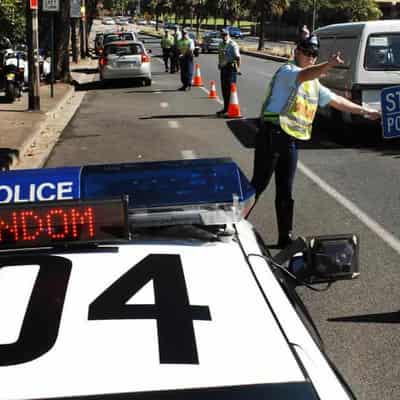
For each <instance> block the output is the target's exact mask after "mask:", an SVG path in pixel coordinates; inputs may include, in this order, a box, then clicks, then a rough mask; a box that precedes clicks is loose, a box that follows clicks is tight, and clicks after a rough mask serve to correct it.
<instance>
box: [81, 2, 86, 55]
mask: <svg viewBox="0 0 400 400" xmlns="http://www.w3.org/2000/svg"><path fill="white" fill-rule="evenodd" d="M86 45H87V36H86V2H85V0H82V6H81V58H82V59H85V58H86V55H87V46H86Z"/></svg>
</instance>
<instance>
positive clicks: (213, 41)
mask: <svg viewBox="0 0 400 400" xmlns="http://www.w3.org/2000/svg"><path fill="white" fill-rule="evenodd" d="M221 42H222V37H221V34H220V32H207V33H206V34H205V35H204V36H203V41H202V43H201V50H202V52H203V53H211V52H212V51H216V52H217V51H218V49H219V45H220V44H221Z"/></svg>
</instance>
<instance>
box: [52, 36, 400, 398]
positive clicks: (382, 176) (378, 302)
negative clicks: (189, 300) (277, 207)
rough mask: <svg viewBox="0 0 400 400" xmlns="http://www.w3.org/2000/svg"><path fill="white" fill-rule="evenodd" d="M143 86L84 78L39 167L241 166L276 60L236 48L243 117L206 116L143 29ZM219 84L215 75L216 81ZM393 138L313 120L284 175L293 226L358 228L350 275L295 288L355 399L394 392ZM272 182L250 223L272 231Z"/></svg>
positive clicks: (398, 177) (206, 104)
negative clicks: (326, 284) (320, 287)
mask: <svg viewBox="0 0 400 400" xmlns="http://www.w3.org/2000/svg"><path fill="white" fill-rule="evenodd" d="M146 46H148V47H150V48H153V61H152V66H153V72H154V76H153V85H152V86H151V87H141V86H135V85H129V86H128V85H126V84H120V85H113V86H110V87H106V88H103V87H102V86H101V85H99V84H98V83H97V82H94V83H90V84H86V85H83V86H82V87H81V88H80V89H81V90H87V91H88V92H87V95H86V96H85V99H84V101H83V103H82V105H81V107H80V109H79V111H78V112H77V114H76V115H75V117H74V118H73V119H72V121H71V122H70V124H69V125H68V127H67V128H66V129H65V131H64V132H63V134H62V136H61V140H60V142H59V143H58V144H57V146H56V147H55V149H54V150H53V152H52V154H51V156H50V158H49V160H48V162H47V166H48V167H50V166H61V165H79V164H90V163H107V162H123V161H148V160H167V159H181V158H190V157H221V156H229V157H232V158H233V159H234V160H236V161H237V162H238V164H239V165H240V166H241V168H242V169H243V171H244V172H245V173H246V174H247V176H249V177H250V176H251V171H252V159H253V145H254V136H255V130H254V124H253V119H254V118H255V117H256V116H257V114H258V111H259V107H260V104H261V102H262V98H263V94H264V90H265V86H266V83H267V81H268V78H270V77H271V76H272V74H273V72H274V71H275V70H276V69H277V68H278V67H279V64H278V63H276V62H272V61H266V60H261V59H255V58H251V57H247V56H244V57H243V61H242V72H243V75H242V76H241V77H240V78H239V82H238V90H239V101H240V105H241V111H242V114H243V115H244V116H245V117H246V118H245V119H243V120H224V119H217V118H215V115H214V113H215V111H216V110H218V109H220V107H221V106H220V104H218V102H217V101H215V100H209V99H207V94H206V93H205V91H204V90H202V89H200V88H193V89H192V90H191V91H190V92H185V93H183V92H177V91H176V89H177V88H178V87H179V86H180V82H179V79H178V75H172V74H166V73H164V72H163V67H162V63H161V59H160V58H158V57H157V54H159V52H160V50H159V47H158V45H156V41H155V40H154V39H152V40H151V39H150V40H149V39H148V40H147V41H146ZM216 58H217V56H216V55H212V54H211V55H201V56H200V58H199V59H197V61H198V62H199V63H200V65H201V74H202V78H203V81H204V83H205V85H206V86H208V84H209V81H210V80H211V79H216V80H217V82H218V73H217V69H216ZM217 89H218V93H220V87H219V83H217ZM399 156H400V144H399V141H397V140H396V141H386V142H385V141H383V140H382V139H380V133H379V132H378V131H377V130H364V129H362V130H358V131H357V130H354V131H353V132H352V133H351V135H349V133H346V132H344V130H343V129H340V128H338V127H337V126H336V125H335V124H332V123H330V124H322V123H321V124H317V126H316V129H315V131H314V137H313V141H312V142H311V143H305V144H303V145H302V146H301V153H300V161H301V164H300V166H299V171H298V174H297V177H296V184H295V199H296V213H295V214H296V216H295V230H296V233H297V234H299V235H303V236H311V235H322V234H337V233H348V232H354V233H357V234H358V235H359V237H360V243H361V251H360V265H361V277H360V278H359V279H358V280H355V281H349V282H341V283H337V284H335V285H333V286H332V287H331V288H330V289H329V290H328V291H327V292H323V293H315V292H312V291H309V290H308V289H303V288H301V289H299V291H300V293H301V296H302V298H303V299H304V301H305V303H306V304H307V306H308V307H309V311H310V313H311V315H312V316H313V318H314V320H315V322H316V324H317V326H318V328H319V330H320V333H321V335H322V338H323V340H324V342H325V347H326V351H327V353H328V354H329V356H330V357H331V359H332V360H333V361H334V363H335V364H336V365H337V367H338V368H339V370H340V371H341V372H342V374H343V375H344V377H345V379H346V380H347V381H348V383H349V384H350V386H351V387H352V389H353V390H354V392H355V393H356V395H357V398H358V399H363V400H376V399H378V398H379V399H380V400H384V399H390V400H394V399H398V398H399V397H400V363H399V360H400V339H399V337H400V336H399V333H400V332H399V330H400V312H399V309H400V298H399V295H398V293H399V289H398V288H399V287H400V269H399V268H400V266H399V261H400V257H399V255H400V245H399V243H400V242H399V238H400V224H399V218H400V216H399V215H400V213H399V210H398V209H399V199H400V173H399V172H400V167H399ZM273 186H274V185H273V184H272V185H271V186H270V188H269V189H268V190H267V192H266V193H265V194H264V195H263V196H262V199H261V201H260V202H259V203H258V204H257V207H256V208H255V210H254V212H253V214H252V215H251V221H252V222H253V223H254V225H255V226H256V228H257V229H258V230H259V231H260V233H261V234H262V236H263V237H264V238H265V240H266V242H267V243H270V244H273V243H274V242H275V240H276V227H275V225H276V223H275V214H274V209H273V199H274V188H273Z"/></svg>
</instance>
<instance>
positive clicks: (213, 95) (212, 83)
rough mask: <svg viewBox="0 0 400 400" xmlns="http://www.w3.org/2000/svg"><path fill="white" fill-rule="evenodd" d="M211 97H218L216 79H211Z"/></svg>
mask: <svg viewBox="0 0 400 400" xmlns="http://www.w3.org/2000/svg"><path fill="white" fill-rule="evenodd" d="M208 98H209V99H218V96H217V89H215V81H210V92H209V93H208Z"/></svg>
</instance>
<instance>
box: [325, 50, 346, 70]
mask: <svg viewBox="0 0 400 400" xmlns="http://www.w3.org/2000/svg"><path fill="white" fill-rule="evenodd" d="M328 64H329V65H330V66H331V67H335V66H336V65H340V64H344V61H343V59H342V57H341V54H340V51H337V52H336V53H334V54H332V55H331V56H330V58H329V61H328Z"/></svg>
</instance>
